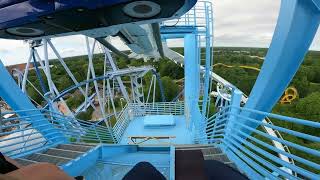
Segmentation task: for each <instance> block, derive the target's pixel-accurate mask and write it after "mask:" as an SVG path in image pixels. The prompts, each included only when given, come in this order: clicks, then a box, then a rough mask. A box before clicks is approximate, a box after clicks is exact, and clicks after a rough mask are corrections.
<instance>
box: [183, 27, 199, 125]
mask: <svg viewBox="0 0 320 180" xmlns="http://www.w3.org/2000/svg"><path fill="white" fill-rule="evenodd" d="M184 48H185V49H184V51H185V52H188V53H185V56H184V74H185V91H184V95H185V115H186V119H187V121H188V122H189V128H190V129H191V128H192V126H193V125H194V123H199V120H200V118H201V115H200V109H199V106H198V102H199V92H200V66H199V64H198V44H197V36H196V33H192V34H187V35H185V38H184Z"/></svg>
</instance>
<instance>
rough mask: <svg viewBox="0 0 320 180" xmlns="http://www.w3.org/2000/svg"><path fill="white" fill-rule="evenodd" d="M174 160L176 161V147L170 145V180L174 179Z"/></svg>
mask: <svg viewBox="0 0 320 180" xmlns="http://www.w3.org/2000/svg"><path fill="white" fill-rule="evenodd" d="M175 161H176V148H175V147H174V146H171V147H170V180H175V170H176V169H175V167H176V166H175Z"/></svg>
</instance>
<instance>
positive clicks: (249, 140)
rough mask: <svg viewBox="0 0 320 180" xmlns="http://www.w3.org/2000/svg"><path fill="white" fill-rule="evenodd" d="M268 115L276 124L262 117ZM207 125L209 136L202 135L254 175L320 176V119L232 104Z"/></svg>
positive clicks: (275, 176)
mask: <svg viewBox="0 0 320 180" xmlns="http://www.w3.org/2000/svg"><path fill="white" fill-rule="evenodd" d="M266 117H268V118H269V119H271V121H272V122H273V124H270V123H266V122H265V121H262V119H264V118H266ZM265 127H266V128H271V129H273V130H277V131H279V132H280V133H281V134H282V137H283V138H279V137H274V136H271V135H270V134H268V133H266V132H265V131H264V130H263V128H265ZM203 128H204V129H206V132H207V136H205V137H202V139H206V140H207V141H208V143H215V144H217V145H219V146H221V147H222V149H223V150H224V152H225V153H226V154H227V155H228V157H229V158H230V159H231V160H232V161H233V162H235V163H236V164H237V165H238V167H241V170H242V171H244V172H245V173H246V175H247V176H249V177H250V178H252V179H263V178H268V179H277V178H282V179H319V178H320V175H319V173H320V165H319V164H320V146H319V144H320V137H319V130H320V123H319V122H316V121H309V120H303V119H298V118H292V117H286V116H281V115H276V114H271V113H265V112H261V111H257V110H252V109H246V108H241V107H234V106H228V107H225V108H223V109H222V110H221V111H220V112H219V113H217V114H216V115H214V116H213V117H211V118H209V119H208V122H207V124H206V125H205V126H204V127H203ZM200 140H201V138H200ZM272 141H276V142H279V143H281V144H284V145H285V146H288V147H289V148H290V150H291V153H288V152H287V151H285V150H281V149H279V148H276V147H274V146H273V143H272ZM279 155H283V156H287V157H289V158H291V159H293V160H294V161H295V164H293V163H290V162H287V161H285V160H283V159H281V158H280V157H279Z"/></svg>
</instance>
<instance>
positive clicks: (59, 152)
mask: <svg viewBox="0 0 320 180" xmlns="http://www.w3.org/2000/svg"><path fill="white" fill-rule="evenodd" d="M42 154H48V155H52V156H58V157H65V158H70V159H75V158H77V157H79V156H80V155H82V154H83V152H79V151H71V150H65V149H57V148H50V149H48V150H47V151H45V152H43V153H42Z"/></svg>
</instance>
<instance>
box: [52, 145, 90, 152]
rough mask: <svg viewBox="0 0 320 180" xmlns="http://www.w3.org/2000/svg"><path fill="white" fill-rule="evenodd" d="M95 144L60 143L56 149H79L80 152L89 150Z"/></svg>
mask: <svg viewBox="0 0 320 180" xmlns="http://www.w3.org/2000/svg"><path fill="white" fill-rule="evenodd" d="M92 148H93V146H84V145H78V144H60V145H58V146H57V147H56V149H64V150H71V151H78V152H87V151H89V150H90V149H92Z"/></svg>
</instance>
